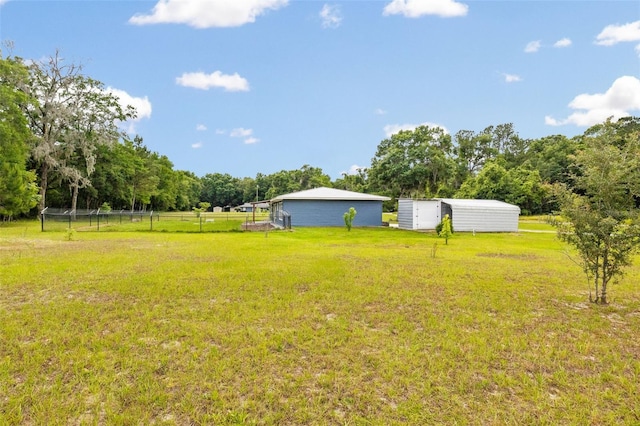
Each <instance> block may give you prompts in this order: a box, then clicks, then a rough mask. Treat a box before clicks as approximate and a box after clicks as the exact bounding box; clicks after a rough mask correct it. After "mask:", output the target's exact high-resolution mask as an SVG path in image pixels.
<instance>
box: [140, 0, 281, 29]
mask: <svg viewBox="0 0 640 426" xmlns="http://www.w3.org/2000/svg"><path fill="white" fill-rule="evenodd" d="M288 3H289V0H242V1H238V0H159V1H158V2H157V3H156V5H155V6H154V7H153V10H152V11H151V13H149V14H146V15H145V14H136V15H134V16H132V17H131V18H130V19H129V22H130V23H132V24H135V25H148V24H186V25H189V26H192V27H195V28H211V27H238V26H241V25H244V24H248V23H252V22H255V20H256V18H257V17H258V16H260V15H263V14H265V13H266V12H267V11H269V10H277V9H280V8H281V7H284V6H286V5H287V4H288Z"/></svg>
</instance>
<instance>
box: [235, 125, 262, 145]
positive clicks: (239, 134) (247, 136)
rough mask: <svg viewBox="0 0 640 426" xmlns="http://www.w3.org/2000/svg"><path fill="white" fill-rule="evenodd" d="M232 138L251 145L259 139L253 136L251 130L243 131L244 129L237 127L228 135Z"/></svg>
mask: <svg viewBox="0 0 640 426" xmlns="http://www.w3.org/2000/svg"><path fill="white" fill-rule="evenodd" d="M229 136H231V137H232V138H240V139H244V143H246V144H247V145H252V144H254V143H258V142H260V139H258V138H256V137H255V136H253V129H245V128H244V127H237V128H235V129H233V130H231V132H230V133H229Z"/></svg>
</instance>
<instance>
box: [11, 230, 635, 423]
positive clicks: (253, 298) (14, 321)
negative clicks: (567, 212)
mask: <svg viewBox="0 0 640 426" xmlns="http://www.w3.org/2000/svg"><path fill="white" fill-rule="evenodd" d="M530 225H532V226H533V228H535V229H531V230H532V231H540V230H543V231H544V230H546V229H539V228H540V227H544V226H546V225H544V224H543V223H538V222H534V223H533V224H526V225H523V227H528V226H530ZM638 260H640V259H636V266H634V267H632V268H630V269H629V270H628V273H627V275H626V276H625V278H624V280H623V281H621V282H620V283H619V284H617V285H615V286H613V287H612V289H611V294H610V296H611V300H612V303H611V304H610V305H609V306H605V307H603V306H594V305H592V304H590V303H588V287H587V283H586V281H585V278H584V277H583V275H582V273H581V271H580V269H579V268H578V267H577V266H576V265H575V264H574V263H573V262H572V261H571V259H570V258H569V257H568V256H567V254H566V246H565V245H563V244H562V243H561V242H559V241H558V240H557V239H556V238H555V235H553V234H552V233H547V232H520V233H518V234H476V235H475V236H473V235H471V234H463V233H456V234H455V235H454V237H453V238H452V239H450V240H449V244H448V245H445V244H444V240H442V239H438V238H437V237H436V236H435V235H434V234H433V233H419V232H411V231H402V230H398V229H392V228H379V229H359V228H354V229H353V230H352V231H351V232H347V231H346V230H345V229H344V228H320V229H310V228H307V229H304V228H297V229H294V230H293V231H272V232H269V233H265V232H232V233H202V234H200V233H194V234H188V233H171V232H153V233H149V232H77V233H75V234H72V233H65V232H44V233H43V232H40V228H39V225H38V223H37V222H29V223H27V222H18V223H12V224H6V225H2V226H0V261H1V265H2V266H1V268H0V425H5V424H8V425H13V424H31V425H39V424H71V425H84V424H99V425H102V424H104V425H107V424H108V425H112V424H116V425H118V424H122V425H130V424H167V425H171V424H178V425H184V424H296V425H298V424H319V425H325V424H340V425H365V424H366V425H370V424H371V425H390V424H417V425H424V424H473V425H492V424H495V425H502V424H513V425H521V424H536V425H538V424H549V425H555V424H577V425H584V424H593V425H596V424H597V425H600V424H639V423H640V339H639V338H638V330H640V288H639V287H638V282H639V281H640V266H637V265H638V263H640V262H638Z"/></svg>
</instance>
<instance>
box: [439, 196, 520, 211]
mask: <svg viewBox="0 0 640 426" xmlns="http://www.w3.org/2000/svg"><path fill="white" fill-rule="evenodd" d="M438 200H440V201H442V202H444V203H447V204H449V205H450V206H451V207H459V208H468V209H471V208H482V209H487V210H492V209H496V210H514V211H515V210H517V211H518V212H519V211H520V207H518V206H516V205H514V204H509V203H505V202H504V201H498V200H473V199H459V198H438Z"/></svg>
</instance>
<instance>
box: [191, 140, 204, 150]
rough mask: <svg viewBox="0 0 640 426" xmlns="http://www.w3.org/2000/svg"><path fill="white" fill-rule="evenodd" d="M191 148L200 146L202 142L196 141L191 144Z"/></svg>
mask: <svg viewBox="0 0 640 426" xmlns="http://www.w3.org/2000/svg"><path fill="white" fill-rule="evenodd" d="M191 148H193V149H199V148H202V142H196V143H194V144H191Z"/></svg>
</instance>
